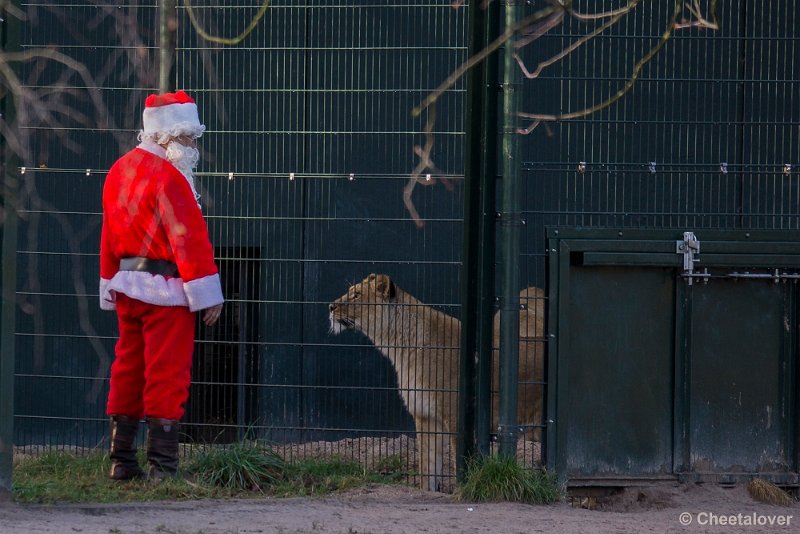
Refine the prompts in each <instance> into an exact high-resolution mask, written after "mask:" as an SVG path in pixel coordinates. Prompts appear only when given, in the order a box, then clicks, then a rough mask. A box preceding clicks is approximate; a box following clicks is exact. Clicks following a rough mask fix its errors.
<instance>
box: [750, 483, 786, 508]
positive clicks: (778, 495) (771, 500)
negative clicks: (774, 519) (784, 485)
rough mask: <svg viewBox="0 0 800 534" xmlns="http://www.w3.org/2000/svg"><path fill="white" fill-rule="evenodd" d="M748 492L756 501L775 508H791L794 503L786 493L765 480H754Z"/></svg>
mask: <svg viewBox="0 0 800 534" xmlns="http://www.w3.org/2000/svg"><path fill="white" fill-rule="evenodd" d="M747 491H748V492H749V493H750V496H751V497H752V498H753V499H754V500H756V501H758V502H763V503H766V504H771V505H773V506H791V505H792V503H793V502H794V499H792V496H791V495H789V494H788V493H787V492H786V491H784V490H783V489H781V488H780V487H778V486H776V485H775V484H773V483H772V482H770V481H768V480H764V479H763V478H754V479H753V480H751V481H750V482H748V484H747Z"/></svg>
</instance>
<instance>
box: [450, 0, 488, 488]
mask: <svg viewBox="0 0 800 534" xmlns="http://www.w3.org/2000/svg"><path fill="white" fill-rule="evenodd" d="M483 13H484V12H483V10H482V9H480V6H479V5H478V2H470V4H469V11H468V14H467V17H468V19H469V21H468V24H469V26H468V32H469V35H468V45H467V56H468V57H472V56H474V55H475V54H477V53H478V52H480V50H481V48H482V47H483V41H484V39H483V33H484V31H485V28H484V25H483ZM484 68H485V64H481V65H478V66H476V67H475V68H473V69H472V70H471V71H470V72H469V73H468V74H467V96H466V102H465V120H464V123H465V129H466V150H465V158H464V225H463V226H464V242H463V252H462V264H461V265H462V267H461V354H460V367H459V384H458V394H459V396H458V399H459V404H458V414H459V417H458V451H457V456H456V476H457V478H458V480H459V481H461V480H463V478H464V473H465V472H466V467H467V459H468V458H470V457H471V456H474V454H475V445H476V437H477V436H476V426H475V422H476V421H475V419H476V418H475V414H476V408H477V406H476V405H477V403H476V399H477V391H476V385H477V384H476V376H477V365H476V364H477V362H478V360H479V358H478V351H477V338H478V334H477V328H478V325H479V324H480V323H479V321H480V317H479V316H478V315H477V311H478V290H479V287H480V277H481V272H480V271H481V267H482V264H481V262H480V258H481V255H482V253H483V251H482V250H481V249H482V246H481V243H480V241H479V239H480V229H479V220H480V216H481V215H480V212H481V205H480V200H481V198H480V190H481V181H482V180H483V176H482V172H481V171H482V161H483V159H484V154H483V152H482V150H481V135H482V132H483V131H484V128H485V126H486V125H485V124H483V121H482V119H483V115H484V114H483V107H484V105H485V102H484V91H483V90H482V87H481V85H482V82H483V69H484Z"/></svg>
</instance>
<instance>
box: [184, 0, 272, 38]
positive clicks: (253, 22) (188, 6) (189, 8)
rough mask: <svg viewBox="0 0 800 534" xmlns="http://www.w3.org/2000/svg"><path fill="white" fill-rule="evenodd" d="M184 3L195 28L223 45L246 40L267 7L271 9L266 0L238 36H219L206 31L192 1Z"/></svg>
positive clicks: (188, 0)
mask: <svg viewBox="0 0 800 534" xmlns="http://www.w3.org/2000/svg"><path fill="white" fill-rule="evenodd" d="M183 4H184V5H185V6H186V13H187V14H188V15H189V20H190V21H191V23H192V26H194V29H195V30H196V31H197V33H198V34H199V35H200V37H202V38H203V39H205V40H206V41H210V42H212V43H217V44H223V45H237V44H239V43H241V42H242V41H244V40H245V39H246V38H247V36H248V35H250V34H251V33H252V32H253V30H254V29H255V28H256V26H258V23H259V22H260V21H261V19H262V18H263V17H264V14H265V13H266V12H267V9H269V4H270V0H264V3H263V4H262V5H261V7H260V8H259V9H258V13H256V16H255V17H253V20H251V21H250V24H248V25H247V28H245V30H244V31H243V32H242V33H240V34H239V35H237V36H236V37H217V36H214V35H211V34H210V33H208V32H206V31H205V30H204V29H203V28H202V26H201V25H200V22H199V21H198V20H197V18H196V17H195V14H194V9H193V8H192V3H191V1H190V0H183Z"/></svg>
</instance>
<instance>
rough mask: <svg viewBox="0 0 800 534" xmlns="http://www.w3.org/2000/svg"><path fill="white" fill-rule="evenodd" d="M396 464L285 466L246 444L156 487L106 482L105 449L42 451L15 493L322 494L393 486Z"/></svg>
mask: <svg viewBox="0 0 800 534" xmlns="http://www.w3.org/2000/svg"><path fill="white" fill-rule="evenodd" d="M140 460H141V461H140V463H142V465H144V459H143V458H140ZM402 466H403V462H402V459H401V458H399V457H398V458H394V459H392V458H391V457H390V458H387V459H385V460H384V461H382V462H381V463H380V464H379V466H377V467H376V468H375V469H372V470H366V469H364V468H363V467H361V466H360V465H359V464H357V463H356V462H353V461H348V460H344V459H341V458H326V459H319V460H302V461H296V462H290V463H287V462H284V461H283V460H282V459H281V458H280V457H279V456H278V455H277V454H276V453H275V452H273V451H272V450H271V449H269V448H267V447H264V446H261V445H258V444H256V443H245V444H238V445H232V446H227V447H209V448H207V449H201V450H197V451H194V452H193V453H191V454H190V456H189V457H188V458H186V459H183V460H182V461H181V467H180V471H181V473H182V475H183V477H182V478H179V479H176V480H165V481H163V482H161V483H158V484H154V483H152V482H148V481H147V480H137V481H128V482H115V481H112V480H109V479H108V478H107V474H108V472H109V469H110V467H111V464H110V461H109V459H108V454H107V453H106V452H105V451H102V452H101V451H98V452H95V453H91V454H89V455H85V456H76V455H74V454H68V453H64V452H48V453H45V454H43V455H41V456H36V457H31V458H28V459H24V460H20V461H18V462H16V465H15V466H14V476H13V495H14V498H15V499H16V500H17V501H19V502H37V503H56V502H96V503H115V502H131V501H153V500H194V499H204V498H229V497H238V498H246V497H255V496H261V495H264V494H267V495H275V496H281V497H291V496H303V495H323V494H329V493H333V492H337V491H342V490H347V489H351V488H356V487H360V486H364V485H367V484H373V483H384V484H391V483H396V482H399V481H401V480H402V479H403V477H404V473H403V472H402Z"/></svg>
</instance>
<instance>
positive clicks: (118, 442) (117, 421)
mask: <svg viewBox="0 0 800 534" xmlns="http://www.w3.org/2000/svg"><path fill="white" fill-rule="evenodd" d="M138 432H139V420H138V419H136V418H134V417H128V416H126V415H112V416H111V454H110V455H109V456H110V457H111V472H110V473H109V474H108V478H110V479H111V480H131V479H134V478H142V477H143V476H144V471H142V468H141V467H139V462H138V461H137V460H136V434H137V433H138Z"/></svg>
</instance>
